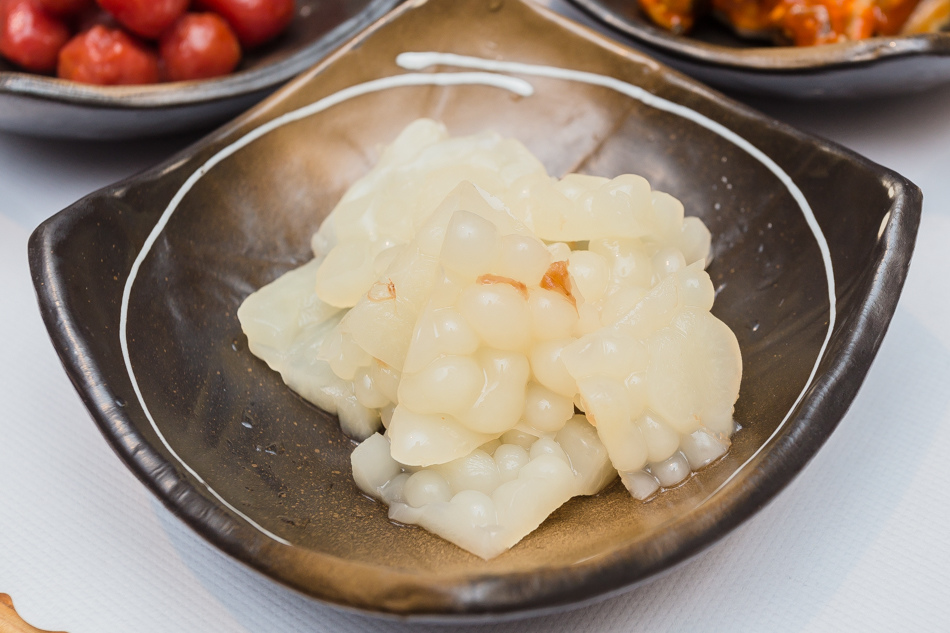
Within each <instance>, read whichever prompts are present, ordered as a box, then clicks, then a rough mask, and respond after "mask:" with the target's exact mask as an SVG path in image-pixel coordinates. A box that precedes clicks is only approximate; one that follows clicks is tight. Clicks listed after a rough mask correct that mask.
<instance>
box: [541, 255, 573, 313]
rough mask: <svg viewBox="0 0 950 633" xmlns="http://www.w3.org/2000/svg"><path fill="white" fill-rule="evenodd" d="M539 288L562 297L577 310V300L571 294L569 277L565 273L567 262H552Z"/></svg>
mask: <svg viewBox="0 0 950 633" xmlns="http://www.w3.org/2000/svg"><path fill="white" fill-rule="evenodd" d="M541 287H542V288H544V289H546V290H553V291H554V292H556V293H558V294H562V295H564V296H565V297H566V298H567V300H568V301H570V302H571V305H572V306H574V307H575V308H577V299H575V298H574V294H573V293H572V292H571V275H570V273H568V272H567V262H566V261H562V262H554V263H553V264H551V265H550V266H548V271H547V272H546V273H544V277H541Z"/></svg>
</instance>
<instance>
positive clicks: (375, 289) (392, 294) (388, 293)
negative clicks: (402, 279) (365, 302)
mask: <svg viewBox="0 0 950 633" xmlns="http://www.w3.org/2000/svg"><path fill="white" fill-rule="evenodd" d="M366 298H367V299H369V300H370V301H373V302H374V303H379V302H380V301H389V300H391V299H395V298H396V284H394V283H393V280H392V279H390V280H389V281H388V282H387V283H383V282H381V281H377V282H376V283H374V284H373V285H372V286H371V287H370V289H369V291H368V292H367V293H366Z"/></svg>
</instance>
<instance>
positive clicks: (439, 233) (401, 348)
mask: <svg viewBox="0 0 950 633" xmlns="http://www.w3.org/2000/svg"><path fill="white" fill-rule="evenodd" d="M312 247H313V251H314V256H315V258H314V260H313V261H311V262H310V263H308V264H306V265H304V266H302V267H301V268H299V269H297V270H294V271H291V272H289V273H287V274H286V275H284V276H283V277H281V278H279V279H278V280H276V281H275V282H273V283H272V284H269V285H268V286H265V287H264V288H262V289H261V290H259V291H258V292H256V293H254V294H252V295H251V296H249V297H248V298H247V300H246V301H245V302H244V304H243V305H242V306H241V308H240V310H239V311H238V316H239V318H240V320H241V324H242V327H243V328H244V331H245V333H246V334H247V337H248V341H249V347H250V349H251V351H252V352H253V353H254V354H256V355H257V356H259V357H261V358H262V359H264V360H265V361H266V362H267V363H268V364H269V365H270V366H271V367H272V368H273V369H275V370H277V371H278V372H280V374H281V376H282V377H283V379H284V381H285V382H286V383H287V384H288V385H289V386H290V387H291V388H292V389H294V390H295V391H297V392H298V393H300V394H301V395H302V396H303V397H304V398H306V399H308V400H310V401H311V402H313V403H315V404H316V405H317V406H319V407H320V408H322V409H324V410H326V411H328V412H330V413H336V414H337V415H338V416H339V418H340V422H341V424H342V426H343V428H344V430H345V431H346V432H347V433H348V434H349V435H351V436H353V437H355V438H357V439H361V440H365V441H364V442H363V444H361V445H360V447H359V448H357V450H356V451H354V453H353V458H352V461H353V469H354V477H355V478H356V481H357V484H358V485H359V486H360V488H361V489H362V490H364V491H365V492H366V493H368V494H370V495H373V496H375V497H377V498H379V499H381V500H383V501H384V502H386V503H387V504H388V505H389V508H390V517H391V518H393V519H395V520H398V521H400V522H403V523H415V524H419V525H422V526H423V527H426V528H427V529H429V530H430V531H433V532H435V533H436V534H439V535H440V536H442V537H444V538H446V539H448V540H450V541H452V542H454V543H456V544H458V545H460V546H461V547H463V548H465V549H467V550H469V551H471V552H473V553H475V554H478V555H479V556H482V557H485V558H490V557H492V556H495V555H497V554H499V553H501V552H503V551H504V550H505V549H507V548H509V547H511V546H512V545H514V544H515V543H517V542H518V541H519V540H520V539H521V538H522V537H524V536H525V535H526V534H528V533H530V532H531V531H532V530H534V529H535V528H536V527H537V526H538V525H539V524H540V523H541V521H543V520H544V518H545V517H546V516H547V515H548V514H550V513H551V512H553V511H554V510H555V509H556V508H557V507H559V506H560V505H561V504H562V503H564V501H566V500H567V499H569V498H570V497H572V496H575V495H581V494H594V493H596V492H597V491H598V490H600V489H601V488H602V487H603V486H604V485H606V483H608V482H609V481H610V480H611V479H612V478H613V477H614V476H615V475H616V473H618V472H619V473H620V475H621V479H622V481H623V483H624V485H625V486H626V487H627V488H628V490H630V492H631V494H633V495H634V496H635V497H637V498H640V499H646V498H648V497H650V496H652V495H653V494H655V493H656V491H657V490H658V489H660V488H661V487H670V486H674V485H677V484H679V483H680V482H682V481H683V480H684V479H685V478H686V477H687V476H688V475H689V474H690V472H691V471H694V470H697V469H699V468H702V467H703V466H705V465H707V464H709V463H710V462H712V461H714V460H716V459H718V458H719V457H720V456H722V455H723V454H724V453H725V452H726V451H727V450H728V447H729V441H730V440H729V438H730V436H731V435H732V433H733V429H734V422H733V419H732V412H733V405H734V403H735V401H736V398H737V397H738V391H739V382H740V378H741V369H742V365H741V359H740V356H739V347H738V343H737V342H736V339H735V336H734V335H733V333H732V332H731V331H730V330H729V328H728V327H727V326H726V325H725V324H723V323H722V322H721V321H719V320H718V319H716V318H715V317H714V316H712V315H711V314H710V312H709V310H710V309H711V307H712V304H713V299H714V294H715V293H714V290H713V287H712V283H711V281H710V279H709V276H708V275H707V274H706V272H705V270H704V268H705V265H706V262H707V261H708V258H709V248H710V234H709V231H708V230H707V229H706V227H705V226H704V225H703V223H702V222H701V221H700V220H698V219H697V218H692V217H689V218H687V217H684V210H683V206H682V204H680V203H679V201H677V200H676V199H675V198H673V197H672V196H669V195H667V194H664V193H660V192H654V191H651V189H650V186H649V184H648V183H647V182H646V180H644V179H643V178H640V177H639V176H633V175H622V176H619V177H617V178H614V179H607V178H599V177H594V176H585V175H579V174H569V175H568V176H565V177H564V178H562V179H560V180H557V179H554V178H551V177H550V176H548V175H547V173H546V172H545V170H544V167H543V166H542V165H541V163H540V162H539V161H538V160H537V159H536V158H535V157H534V156H533V155H531V153H530V152H529V151H528V150H527V149H526V148H525V147H524V146H523V145H521V144H520V143H519V142H517V141H514V140H511V139H502V138H501V137H499V136H498V135H496V134H491V133H482V134H478V135H475V136H470V137H460V138H449V137H448V134H447V132H446V130H445V128H444V127H443V126H442V125H440V124H438V123H435V122H433V121H429V120H419V121H416V122H414V123H412V124H411V125H410V126H409V127H407V128H406V129H405V130H404V131H403V132H402V134H400V136H399V137H398V138H397V139H396V141H395V142H394V143H393V144H392V145H391V146H389V147H388V148H386V150H385V151H384V152H383V154H382V157H381V159H380V161H379V163H378V164H377V165H376V166H375V167H374V168H373V169H372V170H371V171H370V172H369V173H368V174H367V175H366V176H364V177H363V178H362V179H360V180H358V181H357V182H356V183H355V184H354V185H353V186H352V187H351V188H350V189H349V190H348V191H347V192H346V194H344V196H343V198H342V199H341V201H340V202H339V203H338V205H337V206H336V208H335V209H334V210H333V212H332V213H331V214H330V215H329V216H328V217H327V219H326V220H325V221H324V222H323V224H322V226H321V227H320V230H319V231H318V232H317V233H316V234H315V235H314V237H313V240H312ZM575 407H577V408H578V409H579V410H580V411H582V412H584V413H585V414H586V417H585V416H584V415H575ZM592 424H593V425H594V426H591V425H592ZM380 433H382V434H380ZM529 500H530V502H529Z"/></svg>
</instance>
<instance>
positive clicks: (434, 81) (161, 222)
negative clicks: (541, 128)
mask: <svg viewBox="0 0 950 633" xmlns="http://www.w3.org/2000/svg"><path fill="white" fill-rule="evenodd" d="M462 84H465V85H472V84H481V85H486V86H494V87H496V88H501V89H503V90H508V91H510V92H513V93H515V94H517V95H520V96H522V97H527V96H530V95H531V94H533V93H534V88H533V87H532V86H531V84H529V83H528V82H527V81H524V80H523V79H518V78H515V77H507V76H505V75H497V74H494V73H484V72H475V73H440V74H431V73H424V74H415V73H412V74H405V75H396V76H393V77H384V78H382V79H376V80H373V81H368V82H366V83H362V84H358V85H355V86H350V87H349V88H345V89H343V90H341V91H339V92H336V93H334V94H332V95H330V96H328V97H324V98H323V99H320V100H319V101H315V102H314V103H311V104H310V105H308V106H304V107H302V108H299V109H297V110H294V111H292V112H288V113H286V114H283V115H281V116H279V117H277V118H275V119H273V120H271V121H268V122H267V123H265V124H264V125H261V126H260V127H257V128H254V129H253V130H251V131H250V132H248V133H247V134H245V135H244V136H242V137H241V138H239V139H238V140H236V141H235V142H233V143H231V144H230V145H228V146H226V147H224V148H223V149H221V150H219V151H218V152H217V153H216V154H215V155H214V156H212V157H211V158H210V159H208V160H207V161H206V162H205V163H204V164H203V165H201V167H199V168H198V169H197V170H195V171H194V172H193V173H192V174H191V176H189V177H188V179H187V180H186V181H185V183H184V184H183V185H182V186H181V188H180V189H179V190H178V191H177V192H176V193H175V195H174V197H173V198H172V199H171V202H169V203H168V206H167V207H166V208H165V211H164V212H163V213H162V215H161V216H160V217H159V219H158V222H156V224H155V226H154V227H153V228H152V230H151V232H150V233H149V234H148V237H147V238H145V242H144V243H143V244H142V249H141V250H140V251H139V253H138V255H137V256H136V258H135V261H134V262H132V268H131V269H130V270H129V277H128V279H127V280H126V282H125V287H124V288H123V290H122V304H121V307H120V310H119V346H120V347H121V349H122V358H123V359H124V360H125V369H126V371H127V372H128V374H129V380H130V381H131V383H132V389H133V390H134V391H135V397H136V398H137V399H138V402H139V405H140V406H141V407H142V411H143V413H145V417H146V418H147V419H148V421H149V424H150V425H151V426H152V430H153V431H155V434H156V435H157V436H158V439H159V440H160V441H161V443H162V445H163V446H164V447H165V449H166V450H167V451H168V452H169V453H170V454H171V455H172V457H174V458H175V459H176V460H177V461H178V463H179V464H181V466H182V467H183V468H184V469H185V470H186V471H187V472H188V473H189V474H190V475H191V476H192V477H194V478H195V479H196V480H197V481H198V482H200V483H201V485H203V486H204V487H205V489H206V490H207V491H208V492H209V493H211V494H212V495H213V496H214V497H215V498H216V499H217V500H218V501H220V502H221V503H222V504H223V505H224V506H225V507H227V508H228V509H229V510H231V511H232V512H233V513H234V514H236V515H237V516H239V517H241V518H242V519H244V520H245V521H247V523H248V524H250V525H251V526H253V527H254V528H256V529H257V530H258V531H260V532H261V533H262V534H264V535H266V536H269V537H270V538H272V539H274V540H275V541H277V542H278V543H283V544H284V545H290V544H291V543H290V541H288V540H286V539H284V538H281V537H280V536H277V535H276V534H274V533H273V532H270V531H269V530H267V529H266V528H264V527H263V526H261V525H259V524H258V523H256V522H255V521H254V520H253V519H252V518H250V517H249V516H247V515H246V514H244V513H243V512H241V511H240V510H238V509H237V508H235V507H234V506H233V505H231V504H230V503H228V501H227V500H225V499H224V497H222V496H221V495H220V494H218V492H217V491H216V490H214V489H213V488H212V487H211V486H210V485H208V483H207V482H206V481H205V480H204V479H203V478H202V477H201V475H199V474H198V473H197V472H195V470H194V469H193V468H192V467H191V466H189V465H188V464H187V463H185V461H184V460H183V459H182V458H181V457H180V456H179V455H178V453H177V452H176V451H175V449H173V448H172V447H171V445H170V444H169V443H168V440H167V439H165V435H164V434H163V433H162V432H161V430H160V429H159V428H158V425H157V424H156V423H155V419H154V418H153V417H152V414H151V412H150V411H149V408H148V405H146V404H145V399H144V398H143V397H142V390H141V389H140V388H139V383H138V380H136V378H135V370H134V369H133V368H132V360H131V358H130V356H129V343H128V332H127V330H128V315H129V298H130V297H131V296H132V286H133V284H134V283H135V278H136V277H137V276H138V272H139V269H140V268H141V267H142V262H144V261H145V258H146V257H147V256H148V254H149V252H150V251H151V249H152V246H154V244H155V241H156V240H157V239H158V236H159V235H161V233H162V231H163V230H164V229H165V226H166V225H167V224H168V221H169V220H170V219H171V217H172V214H173V213H174V212H175V210H176V209H177V208H178V205H179V204H180V203H181V201H182V199H184V197H185V195H186V194H187V193H188V192H189V191H191V188H192V187H194V185H195V183H197V182H198V181H199V180H201V178H202V177H204V175H205V174H207V173H208V171H209V170H211V168H213V167H214V166H215V165H217V164H218V163H220V162H221V161H223V160H224V159H226V158H228V157H229V156H231V155H232V154H234V153H235V152H237V151H238V150H240V149H241V148H243V147H245V146H247V145H248V144H250V143H252V142H253V141H255V140H257V139H259V138H261V137H262V136H264V135H265V134H268V133H269V132H272V131H273V130H276V129H277V128H279V127H282V126H284V125H286V124H288V123H292V122H294V121H299V120H300V119H303V118H306V117H308V116H310V115H313V114H316V113H318V112H322V111H323V110H326V109H327V108H330V107H333V106H335V105H338V104H340V103H343V102H345V101H348V100H349V99H352V98H354V97H358V96H362V95H365V94H369V93H372V92H379V91H381V90H389V89H391V88H399V87H405V86H433V85H434V86H452V85H462Z"/></svg>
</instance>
